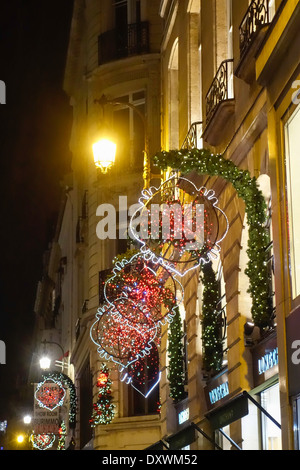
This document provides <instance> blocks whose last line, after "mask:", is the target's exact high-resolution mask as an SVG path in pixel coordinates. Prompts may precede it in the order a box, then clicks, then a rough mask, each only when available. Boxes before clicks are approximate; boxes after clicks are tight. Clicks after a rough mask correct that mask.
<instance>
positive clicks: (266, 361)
mask: <svg viewBox="0 0 300 470" xmlns="http://www.w3.org/2000/svg"><path fill="white" fill-rule="evenodd" d="M277 365H278V348H274V349H273V351H270V352H267V353H266V354H265V355H264V356H262V357H261V358H260V359H258V373H259V375H261V374H265V373H266V372H267V371H268V370H270V369H272V368H273V367H275V366H277Z"/></svg>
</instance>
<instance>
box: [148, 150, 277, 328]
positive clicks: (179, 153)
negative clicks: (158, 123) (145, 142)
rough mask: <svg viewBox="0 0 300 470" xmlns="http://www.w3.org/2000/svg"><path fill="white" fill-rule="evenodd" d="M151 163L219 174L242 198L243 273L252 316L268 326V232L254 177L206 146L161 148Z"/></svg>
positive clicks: (261, 201)
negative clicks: (246, 259)
mask: <svg viewBox="0 0 300 470" xmlns="http://www.w3.org/2000/svg"><path fill="white" fill-rule="evenodd" d="M153 162H154V164H155V165H156V166H158V167H159V168H160V169H161V170H167V169H168V168H172V169H174V170H178V171H180V172H181V173H182V174H188V173H190V172H192V171H196V172H197V173H199V174H205V175H209V176H220V177H222V178H224V179H225V180H226V181H228V182H230V183H231V184H232V185H233V187H234V188H235V190H236V191H237V194H238V196H239V197H240V198H242V199H243V201H244V202H245V210H246V214H247V223H248V226H249V241H248V250H247V254H248V257H249V262H248V266H247V268H246V270H245V273H246V274H247V276H248V277H249V284H250V287H249V293H250V295H251V298H252V309H251V311H252V319H253V322H254V324H255V325H256V326H258V327H260V328H265V327H269V326H270V324H271V323H272V319H273V317H272V315H273V310H272V302H271V299H270V295H269V288H268V269H267V252H266V247H267V246H268V243H269V233H268V230H267V227H266V203H265V200H264V197H263V194H262V192H261V191H260V190H259V188H258V185H257V180H256V178H255V177H251V175H250V173H249V171H247V170H241V169H240V168H238V167H237V166H236V165H235V164H234V163H233V162H232V161H231V160H226V159H225V158H224V156H223V155H214V154H212V153H211V152H210V151H209V150H207V149H201V150H199V149H192V150H172V151H170V152H165V151H162V152H159V153H157V154H156V155H155V156H154V157H153Z"/></svg>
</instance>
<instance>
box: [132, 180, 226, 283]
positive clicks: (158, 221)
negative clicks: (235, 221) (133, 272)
mask: <svg viewBox="0 0 300 470" xmlns="http://www.w3.org/2000/svg"><path fill="white" fill-rule="evenodd" d="M166 194H167V195H168V199H167V200H166ZM178 194H182V199H180V198H179V197H178ZM139 204H140V206H139V207H138V208H137V210H136V212H135V213H134V214H133V216H132V217H131V220H130V231H131V233H132V235H133V237H134V238H135V240H136V241H137V242H138V243H139V244H140V245H141V248H140V251H141V254H142V255H143V256H144V258H145V259H147V260H151V262H152V263H153V264H154V265H155V264H160V265H162V266H164V267H165V268H166V269H168V270H169V271H170V272H172V273H174V274H175V275H176V276H179V277H183V276H185V275H186V273H187V272H189V271H190V270H192V269H196V268H198V267H199V266H200V265H201V264H203V263H207V262H208V261H209V260H211V259H213V258H216V257H217V256H218V255H219V253H220V250H221V246H220V244H221V242H222V241H223V239H224V238H225V236H226V235H227V232H228V228H229V225H228V220H227V217H226V215H225V213H224V212H223V211H222V210H221V209H220V208H219V207H218V199H217V198H216V196H215V193H214V191H212V190H207V189H206V188H205V187H204V186H202V187H200V188H197V186H196V185H195V184H194V183H193V182H191V181H190V180H189V179H188V178H187V177H181V178H180V192H179V184H178V181H177V177H176V175H173V176H171V177H170V178H169V179H168V180H166V181H164V182H163V183H162V184H161V186H160V187H159V188H156V187H151V188H149V189H147V190H143V192H142V197H141V198H140V199H139ZM213 218H214V219H215V226H214V224H212V223H211V221H212V220H213ZM220 218H223V222H222V225H223V226H224V230H222V232H221V233H219V227H220V224H219V219H220Z"/></svg>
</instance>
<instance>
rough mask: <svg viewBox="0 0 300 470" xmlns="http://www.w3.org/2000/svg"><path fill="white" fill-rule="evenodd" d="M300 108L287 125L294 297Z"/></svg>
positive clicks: (299, 226) (295, 289)
mask: <svg viewBox="0 0 300 470" xmlns="http://www.w3.org/2000/svg"><path fill="white" fill-rule="evenodd" d="M299 131H300V106H298V107H297V108H296V110H295V111H294V113H293V114H292V116H291V117H290V118H289V120H288V121H287V122H286V124H285V159H286V161H285V164H286V188H287V199H288V204H287V206H288V207H287V211H288V236H289V263H290V273H291V280H292V297H293V298H295V297H297V296H298V295H300V218H299V200H300V158H299Z"/></svg>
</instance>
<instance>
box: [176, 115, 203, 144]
mask: <svg viewBox="0 0 300 470" xmlns="http://www.w3.org/2000/svg"><path fill="white" fill-rule="evenodd" d="M202 147H203V139H202V121H197V122H193V124H192V125H191V127H190V129H189V131H188V133H187V135H186V137H185V139H184V141H183V144H182V147H181V148H182V149H186V150H192V149H200V148H202Z"/></svg>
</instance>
